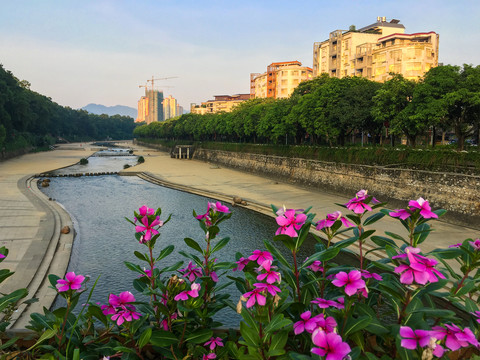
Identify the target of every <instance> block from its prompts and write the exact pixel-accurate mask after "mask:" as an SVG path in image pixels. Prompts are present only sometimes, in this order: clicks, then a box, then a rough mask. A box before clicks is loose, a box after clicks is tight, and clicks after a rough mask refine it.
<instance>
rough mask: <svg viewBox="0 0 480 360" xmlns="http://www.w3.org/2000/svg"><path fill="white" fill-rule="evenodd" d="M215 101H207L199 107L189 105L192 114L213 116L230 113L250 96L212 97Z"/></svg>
mask: <svg viewBox="0 0 480 360" xmlns="http://www.w3.org/2000/svg"><path fill="white" fill-rule="evenodd" d="M214 98H215V100H207V101H205V102H202V104H201V105H197V104H194V103H192V104H190V112H191V113H192V114H200V115H203V114H215V113H218V112H230V111H232V110H233V108H234V107H235V106H237V105H238V104H240V103H242V102H244V101H247V100H249V99H250V94H237V95H214Z"/></svg>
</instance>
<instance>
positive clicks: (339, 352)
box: [311, 329, 351, 360]
mask: <svg viewBox="0 0 480 360" xmlns="http://www.w3.org/2000/svg"><path fill="white" fill-rule="evenodd" d="M312 341H313V343H314V345H316V346H318V347H314V348H312V350H311V351H312V353H314V354H316V355H319V356H325V360H343V359H344V358H345V357H346V356H347V355H348V354H349V353H350V351H351V349H350V346H349V345H348V344H347V343H346V342H343V341H342V337H341V336H340V335H338V334H335V333H333V332H332V333H328V334H327V333H326V332H325V331H323V330H322V329H318V330H315V332H314V333H313V335H312Z"/></svg>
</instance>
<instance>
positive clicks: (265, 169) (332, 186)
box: [195, 149, 480, 229]
mask: <svg viewBox="0 0 480 360" xmlns="http://www.w3.org/2000/svg"><path fill="white" fill-rule="evenodd" d="M195 158H196V159H199V160H203V161H208V162H213V163H216V164H219V165H223V166H225V167H230V168H234V169H239V170H243V171H247V172H251V173H256V174H261V175H264V176H268V177H271V178H274V179H276V180H278V181H283V182H287V183H292V184H299V185H302V186H306V187H309V188H313V189H315V190H317V191H327V192H330V193H335V194H339V195H345V196H347V197H348V196H351V195H352V194H354V193H355V192H356V191H358V190H360V189H367V190H368V191H369V193H370V194H372V195H374V196H375V197H377V198H378V199H380V200H381V201H388V202H389V205H388V207H389V208H398V207H405V206H406V204H407V202H408V200H411V199H418V198H419V197H423V198H425V199H427V200H428V201H429V202H430V204H431V205H432V207H433V208H436V209H438V208H443V209H446V210H448V213H447V214H446V215H445V216H444V220H446V221H448V222H451V223H455V224H459V225H464V226H469V227H473V228H475V229H480V176H472V175H463V174H455V173H441V172H430V171H421V170H410V169H399V168H388V167H380V166H367V165H355V164H339V163H330V162H324V161H318V160H307V159H299V158H284V157H279V156H271V155H259V154H246V153H234V152H227V151H219V150H205V149H196V152H195Z"/></svg>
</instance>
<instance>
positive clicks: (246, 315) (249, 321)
mask: <svg viewBox="0 0 480 360" xmlns="http://www.w3.org/2000/svg"><path fill="white" fill-rule="evenodd" d="M241 315H242V318H243V320H244V321H245V322H246V323H247V324H248V325H249V326H250V327H251V328H252V329H253V330H255V331H256V332H259V328H258V322H257V321H256V320H255V319H254V318H253V317H252V315H250V312H249V311H248V310H247V309H245V308H244V307H242V314H241Z"/></svg>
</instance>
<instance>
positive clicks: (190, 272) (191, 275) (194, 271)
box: [178, 261, 203, 282]
mask: <svg viewBox="0 0 480 360" xmlns="http://www.w3.org/2000/svg"><path fill="white" fill-rule="evenodd" d="M178 271H179V272H181V273H183V276H185V277H186V278H188V280H189V281H190V282H193V281H195V279H196V278H197V277H200V276H202V275H203V273H202V270H201V269H200V268H197V267H196V266H195V265H193V263H192V262H191V261H190V262H189V263H188V265H187V267H186V268H185V269H180V270H178Z"/></svg>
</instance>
